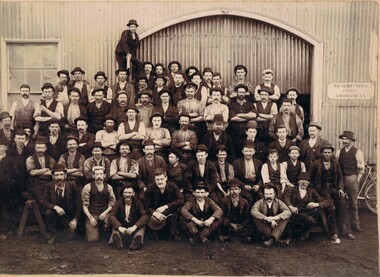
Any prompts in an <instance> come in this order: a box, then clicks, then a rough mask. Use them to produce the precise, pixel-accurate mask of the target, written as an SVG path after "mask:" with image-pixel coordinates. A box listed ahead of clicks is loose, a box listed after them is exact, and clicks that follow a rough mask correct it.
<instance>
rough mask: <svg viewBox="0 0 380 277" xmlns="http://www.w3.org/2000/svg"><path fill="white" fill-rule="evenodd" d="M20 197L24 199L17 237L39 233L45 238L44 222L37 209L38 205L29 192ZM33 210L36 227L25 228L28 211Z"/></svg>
mask: <svg viewBox="0 0 380 277" xmlns="http://www.w3.org/2000/svg"><path fill="white" fill-rule="evenodd" d="M22 197H23V198H25V199H26V201H25V206H24V210H23V212H22V216H21V220H20V225H19V226H18V231H17V236H19V237H21V236H22V235H23V234H24V231H25V232H31V231H40V233H41V234H42V235H44V236H45V237H46V236H47V233H46V228H45V223H44V220H43V219H42V216H41V213H40V211H39V209H38V205H37V203H36V201H35V200H34V199H32V196H31V194H30V193H29V192H23V193H22ZM30 210H33V213H34V217H35V218H36V220H37V223H38V225H33V226H25V223H26V220H27V219H28V216H29V211H30Z"/></svg>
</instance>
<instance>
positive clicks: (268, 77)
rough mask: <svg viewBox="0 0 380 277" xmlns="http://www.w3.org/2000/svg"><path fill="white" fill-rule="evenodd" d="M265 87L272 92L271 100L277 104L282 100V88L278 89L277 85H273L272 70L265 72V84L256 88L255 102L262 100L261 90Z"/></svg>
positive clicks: (265, 70)
mask: <svg viewBox="0 0 380 277" xmlns="http://www.w3.org/2000/svg"><path fill="white" fill-rule="evenodd" d="M264 87H265V88H267V89H269V90H270V91H271V93H270V96H269V100H271V101H273V102H276V101H277V100H278V99H280V96H281V92H280V88H279V87H278V85H275V84H274V83H273V70H272V69H264V70H263V83H262V84H260V85H257V86H256V87H255V101H260V100H261V98H260V93H259V90H260V89H262V88H264Z"/></svg>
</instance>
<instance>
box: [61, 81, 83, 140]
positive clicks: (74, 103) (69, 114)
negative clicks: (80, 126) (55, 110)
mask: <svg viewBox="0 0 380 277" xmlns="http://www.w3.org/2000/svg"><path fill="white" fill-rule="evenodd" d="M68 95H69V99H70V103H68V104H67V105H64V106H63V114H64V118H63V121H64V122H65V129H66V132H68V133H70V134H73V133H76V131H77V126H76V124H75V119H77V118H78V117H80V116H85V117H87V108H86V107H85V106H83V105H82V104H80V97H81V93H80V90H79V89H78V88H69V90H68Z"/></svg>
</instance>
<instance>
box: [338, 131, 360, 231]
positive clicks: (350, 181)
mask: <svg viewBox="0 0 380 277" xmlns="http://www.w3.org/2000/svg"><path fill="white" fill-rule="evenodd" d="M339 138H340V139H341V140H342V143H343V148H341V149H340V150H338V151H337V152H336V158H337V159H338V161H339V165H340V169H341V171H342V174H343V184H344V190H345V191H346V193H347V196H348V205H349V219H350V221H351V226H352V229H353V230H354V231H356V232H361V231H362V229H361V228H360V222H359V212H358V191H359V182H360V179H361V178H362V176H363V173H364V169H365V162H364V155H363V152H362V151H361V150H359V149H358V148H356V147H355V146H353V143H354V142H355V140H356V139H355V138H354V133H353V132H352V131H344V132H343V134H341V135H340V136H339Z"/></svg>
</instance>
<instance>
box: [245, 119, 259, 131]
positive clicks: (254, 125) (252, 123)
mask: <svg viewBox="0 0 380 277" xmlns="http://www.w3.org/2000/svg"><path fill="white" fill-rule="evenodd" d="M256 128H257V122H256V121H254V120H250V121H248V122H247V125H246V126H245V129H256Z"/></svg>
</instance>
